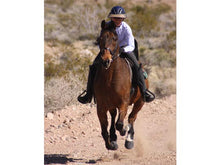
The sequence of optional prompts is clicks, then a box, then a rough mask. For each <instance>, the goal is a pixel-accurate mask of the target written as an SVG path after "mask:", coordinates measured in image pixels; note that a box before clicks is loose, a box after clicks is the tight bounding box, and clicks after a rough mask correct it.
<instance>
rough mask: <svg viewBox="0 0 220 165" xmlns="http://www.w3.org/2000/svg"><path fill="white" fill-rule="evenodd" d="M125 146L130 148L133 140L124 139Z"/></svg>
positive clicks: (132, 145)
mask: <svg viewBox="0 0 220 165" xmlns="http://www.w3.org/2000/svg"><path fill="white" fill-rule="evenodd" d="M125 147H126V148H127V149H132V148H133V147H134V142H133V141H127V140H126V141H125Z"/></svg>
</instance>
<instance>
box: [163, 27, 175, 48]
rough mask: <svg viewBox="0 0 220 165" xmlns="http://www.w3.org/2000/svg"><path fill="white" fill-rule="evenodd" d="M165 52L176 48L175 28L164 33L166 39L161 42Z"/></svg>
mask: <svg viewBox="0 0 220 165" xmlns="http://www.w3.org/2000/svg"><path fill="white" fill-rule="evenodd" d="M161 45H162V48H164V49H165V50H166V51H167V52H169V51H171V50H176V30H173V31H171V32H170V33H169V34H167V35H166V40H164V41H163V43H162V44H161Z"/></svg>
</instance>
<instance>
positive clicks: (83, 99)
mask: <svg viewBox="0 0 220 165" xmlns="http://www.w3.org/2000/svg"><path fill="white" fill-rule="evenodd" d="M99 59H100V55H99V54H98V55H97V57H96V58H95V60H94V62H93V64H92V65H90V66H89V75H88V82H87V88H86V90H85V91H84V92H83V93H82V94H80V95H79V96H78V98H77V99H78V101H79V102H80V103H82V104H86V103H90V102H91V101H92V97H93V81H94V77H95V74H96V66H97V64H98V62H99ZM85 92H86V94H85V95H84V96H82V95H83V94H84V93H85Z"/></svg>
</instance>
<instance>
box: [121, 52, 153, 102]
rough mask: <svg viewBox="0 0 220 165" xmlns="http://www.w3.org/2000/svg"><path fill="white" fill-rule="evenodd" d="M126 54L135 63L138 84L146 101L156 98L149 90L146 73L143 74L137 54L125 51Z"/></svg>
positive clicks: (134, 68)
mask: <svg viewBox="0 0 220 165" xmlns="http://www.w3.org/2000/svg"><path fill="white" fill-rule="evenodd" d="M123 54H125V56H126V57H127V58H128V59H129V60H131V61H132V63H133V70H134V74H135V77H137V84H138V86H139V88H140V91H141V94H142V96H143V99H144V101H146V102H151V101H153V100H154V98H155V96H154V95H153V94H152V93H151V92H149V90H148V89H147V88H146V84H145V80H144V75H143V70H142V68H141V66H140V65H139V63H138V61H137V59H136V57H135V55H134V54H133V52H127V53H123Z"/></svg>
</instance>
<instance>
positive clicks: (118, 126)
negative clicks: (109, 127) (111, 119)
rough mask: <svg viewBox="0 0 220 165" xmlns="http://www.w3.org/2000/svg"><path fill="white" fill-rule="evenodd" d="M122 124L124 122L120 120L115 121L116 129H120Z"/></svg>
mask: <svg viewBox="0 0 220 165" xmlns="http://www.w3.org/2000/svg"><path fill="white" fill-rule="evenodd" d="M123 126H124V124H123V123H122V122H120V121H119V122H117V123H116V129H117V130H118V131H121V130H122V129H123Z"/></svg>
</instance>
